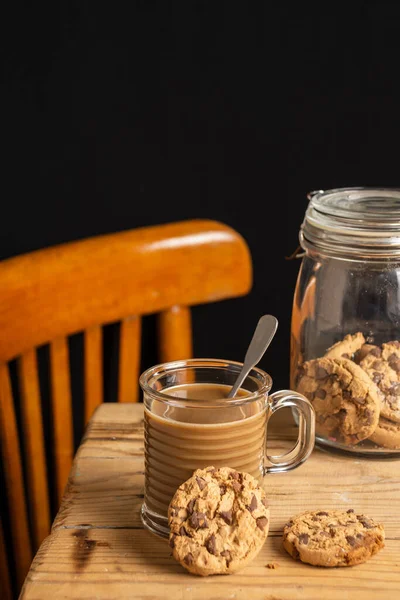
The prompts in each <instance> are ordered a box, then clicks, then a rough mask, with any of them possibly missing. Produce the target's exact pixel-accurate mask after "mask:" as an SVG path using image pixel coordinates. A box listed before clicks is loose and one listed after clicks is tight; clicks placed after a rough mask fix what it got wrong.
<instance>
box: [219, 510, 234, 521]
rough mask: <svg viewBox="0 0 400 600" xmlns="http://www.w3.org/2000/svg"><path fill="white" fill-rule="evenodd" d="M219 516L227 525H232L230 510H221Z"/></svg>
mask: <svg viewBox="0 0 400 600" xmlns="http://www.w3.org/2000/svg"><path fill="white" fill-rule="evenodd" d="M219 514H220V517H221V519H223V520H224V521H225V523H226V524H227V525H232V523H233V513H232V509H231V510H221V512H220V513H219Z"/></svg>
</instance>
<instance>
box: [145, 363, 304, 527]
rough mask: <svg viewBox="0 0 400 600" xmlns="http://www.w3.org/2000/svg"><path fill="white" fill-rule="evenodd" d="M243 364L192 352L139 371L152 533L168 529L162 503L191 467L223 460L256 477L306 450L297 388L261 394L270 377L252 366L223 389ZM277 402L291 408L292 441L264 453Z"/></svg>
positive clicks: (291, 464)
mask: <svg viewBox="0 0 400 600" xmlns="http://www.w3.org/2000/svg"><path fill="white" fill-rule="evenodd" d="M242 366H243V365H242V364H241V363H237V362H231V361H225V360H214V359H191V360H181V361H176V362H170V363H165V364H163V365H157V366H155V367H152V368H151V369H148V370H147V371H145V372H144V373H143V374H142V375H141V377H140V386H141V388H142V390H143V402H144V448H145V491H144V502H143V505H142V510H141V517H142V521H143V524H144V525H145V527H147V529H149V530H150V531H152V532H153V533H156V534H158V535H160V536H162V537H168V534H169V528H168V518H167V511H168V505H169V503H170V501H171V499H172V497H173V495H174V494H175V491H176V490H177V488H178V487H179V486H180V485H181V484H182V483H183V482H184V481H186V480H187V479H189V477H191V475H192V473H193V471H194V470H195V469H199V468H204V467H207V466H209V465H213V466H215V467H222V466H228V467H232V468H234V469H236V470H238V471H246V472H247V473H250V474H251V475H253V476H254V477H256V478H257V479H258V480H259V481H260V482H261V481H262V479H263V477H264V476H265V475H266V474H267V473H276V472H279V471H289V470H290V469H294V468H296V467H298V466H299V465H300V464H301V463H302V462H304V461H305V460H306V459H307V458H308V456H309V455H310V454H311V452H312V449H313V447H314V434H315V418H314V410H313V408H312V406H311V404H310V402H309V401H308V400H307V399H306V398H305V397H304V396H302V395H301V394H298V393H297V392H292V391H290V390H282V391H279V392H275V393H274V394H272V395H271V396H268V392H269V391H270V389H271V386H272V379H271V377H270V376H269V375H268V374H267V373H265V372H264V371H262V370H261V369H257V368H254V369H252V370H251V371H250V374H249V375H248V377H247V378H246V379H245V381H244V383H243V384H242V386H241V389H240V390H239V393H238V395H237V396H235V398H232V399H230V398H226V397H224V396H226V395H227V393H228V391H229V389H230V388H231V387H232V385H233V384H234V382H235V380H236V378H237V376H238V374H239V372H240V370H241V368H242ZM177 386H179V387H177ZM211 388H214V389H211ZM210 392H212V393H211V396H215V398H214V399H210ZM182 396H186V397H182ZM187 396H189V397H187ZM206 396H207V399H206ZM284 407H291V408H293V409H294V410H295V412H296V413H297V420H298V423H299V435H298V439H297V443H296V444H295V446H294V448H293V449H292V450H291V451H290V452H288V453H286V454H284V455H282V456H269V455H268V454H267V452H266V434H267V423H268V419H269V417H270V416H271V415H272V414H273V413H274V412H276V411H277V410H279V409H280V408H284ZM267 461H268V463H269V464H268V465H267V464H266V463H267Z"/></svg>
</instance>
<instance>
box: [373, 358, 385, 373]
mask: <svg viewBox="0 0 400 600" xmlns="http://www.w3.org/2000/svg"><path fill="white" fill-rule="evenodd" d="M382 366H383V361H382V360H374V362H373V363H372V365H371V367H372V369H374V370H375V371H379V369H380V368H381V367H382Z"/></svg>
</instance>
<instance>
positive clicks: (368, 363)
mask: <svg viewBox="0 0 400 600" xmlns="http://www.w3.org/2000/svg"><path fill="white" fill-rule="evenodd" d="M360 367H361V368H362V369H363V370H364V371H365V372H366V373H367V374H368V375H369V377H370V378H371V379H372V381H374V383H376V385H377V386H378V389H379V392H380V397H381V416H382V417H385V419H390V420H391V421H396V422H397V423H400V342H398V341H393V342H387V343H386V344H382V348H379V347H376V348H375V349H373V350H371V351H370V352H368V354H367V355H366V356H365V358H363V360H362V361H361V362H360Z"/></svg>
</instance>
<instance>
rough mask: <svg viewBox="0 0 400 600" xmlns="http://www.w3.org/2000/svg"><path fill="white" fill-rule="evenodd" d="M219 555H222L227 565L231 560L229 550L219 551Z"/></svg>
mask: <svg viewBox="0 0 400 600" xmlns="http://www.w3.org/2000/svg"><path fill="white" fill-rule="evenodd" d="M221 556H223V557H224V558H225V559H226V564H227V566H228V567H229V563H230V562H231V561H232V555H231V553H230V552H229V550H224V551H223V552H221Z"/></svg>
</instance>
